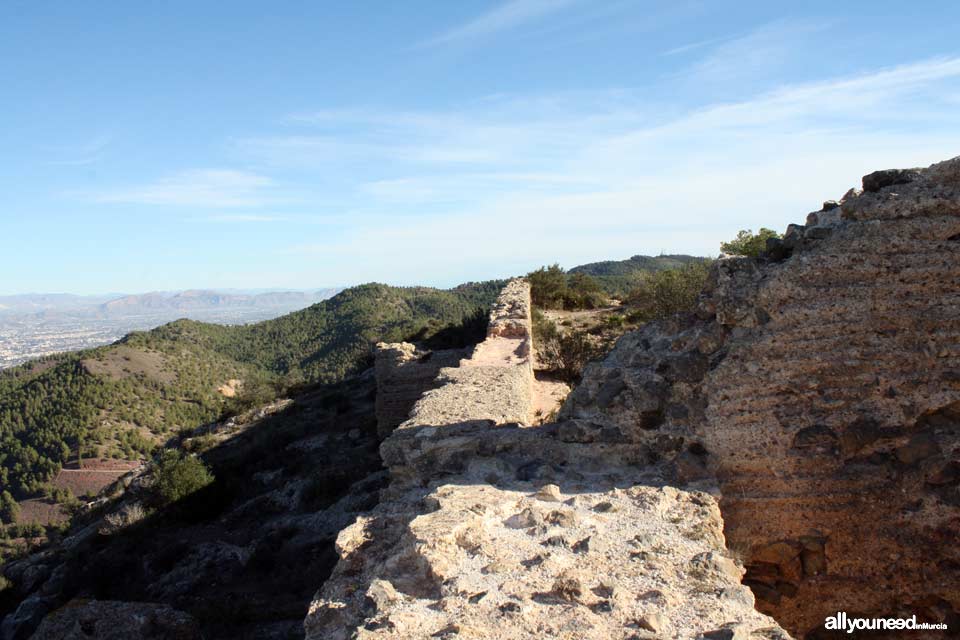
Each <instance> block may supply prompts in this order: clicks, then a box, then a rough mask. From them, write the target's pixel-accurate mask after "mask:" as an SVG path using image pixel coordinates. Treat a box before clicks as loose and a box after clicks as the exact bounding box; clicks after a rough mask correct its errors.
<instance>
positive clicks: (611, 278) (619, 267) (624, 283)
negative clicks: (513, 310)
mask: <svg viewBox="0 0 960 640" xmlns="http://www.w3.org/2000/svg"><path fill="white" fill-rule="evenodd" d="M703 260H704V258H699V257H696V256H687V255H660V256H640V255H637V256H633V257H632V258H629V259H627V260H604V261H602V262H591V263H589V264H582V265H580V266H578V267H573V268H571V269H570V270H568V271H567V273H569V274H575V273H582V274H585V275H588V276H592V277H593V278H594V279H595V280H596V281H597V282H598V283H599V284H600V286H601V287H603V289H604V290H605V291H606V292H607V293H608V294H610V295H612V296H614V297H622V296H625V295H626V294H627V293H629V292H630V291H632V290H633V289H635V288H636V287H637V286H638V284H640V282H641V281H642V280H643V278H644V277H645V276H646V275H648V274H650V273H656V272H658V271H666V270H669V269H678V268H680V267H682V266H684V265H687V264H690V263H691V262H700V261H703Z"/></svg>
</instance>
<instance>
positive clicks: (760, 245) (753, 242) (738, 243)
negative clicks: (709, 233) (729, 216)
mask: <svg viewBox="0 0 960 640" xmlns="http://www.w3.org/2000/svg"><path fill="white" fill-rule="evenodd" d="M779 237H780V234H779V233H777V232H776V231H774V230H772V229H767V228H764V227H761V228H760V231H758V232H756V233H754V232H753V231H751V230H750V229H742V230H741V231H740V232H739V233H738V234H737V237H736V238H734V239H733V240H731V241H730V242H721V243H720V251H722V252H723V253H726V254H729V255H733V256H749V257H751V258H756V257H757V256H759V255H760V254H762V253H763V252H764V251H766V249H767V240H768V239H769V238H779Z"/></svg>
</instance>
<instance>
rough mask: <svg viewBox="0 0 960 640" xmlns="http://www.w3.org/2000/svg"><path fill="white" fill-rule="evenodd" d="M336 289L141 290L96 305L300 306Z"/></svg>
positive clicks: (120, 308)
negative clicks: (240, 291)
mask: <svg viewBox="0 0 960 640" xmlns="http://www.w3.org/2000/svg"><path fill="white" fill-rule="evenodd" d="M337 291H339V290H338V289H321V290H319V291H312V292H305V291H270V292H267V293H258V294H235V293H222V292H219V291H203V290H190V291H181V292H178V293H173V294H168V293H143V294H139V295H129V296H123V297H120V298H116V299H115V300H110V301H109V302H104V303H102V304H101V305H99V308H100V310H101V311H103V312H104V313H108V314H112V313H123V314H129V313H131V312H137V311H141V310H142V311H157V310H178V311H193V310H197V309H213V308H216V309H222V308H227V307H256V308H263V309H267V308H275V307H284V308H287V307H297V308H302V307H306V306H309V305H311V304H314V303H315V302H320V301H321V300H325V299H327V298H329V297H330V296H332V295H334V294H335V293H337Z"/></svg>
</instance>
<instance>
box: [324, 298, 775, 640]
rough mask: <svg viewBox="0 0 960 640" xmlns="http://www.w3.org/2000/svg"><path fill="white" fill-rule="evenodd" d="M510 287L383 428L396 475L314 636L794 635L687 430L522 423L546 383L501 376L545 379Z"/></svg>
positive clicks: (364, 520)
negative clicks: (725, 519)
mask: <svg viewBox="0 0 960 640" xmlns="http://www.w3.org/2000/svg"><path fill="white" fill-rule="evenodd" d="M504 298H505V299H504ZM501 302H502V304H500V305H498V306H497V307H496V308H495V310H494V313H493V315H492V317H491V323H490V326H491V332H490V335H489V337H488V340H487V341H486V342H484V343H483V344H481V345H479V346H478V347H477V349H476V351H475V353H474V358H473V359H471V360H469V361H464V362H463V363H461V367H459V368H457V369H444V370H443V371H442V372H441V374H440V378H439V380H440V381H441V382H442V383H443V386H440V387H439V388H437V389H436V390H433V391H429V392H427V394H426V395H425V396H424V398H423V399H422V400H421V401H420V402H418V403H417V404H416V406H415V407H414V409H413V412H412V414H411V417H410V419H409V420H407V421H406V422H404V423H403V424H402V425H401V426H400V428H398V429H397V430H396V431H394V432H393V434H392V435H391V436H390V437H389V438H388V439H387V440H386V441H385V442H384V443H383V444H382V445H381V455H382V456H383V459H384V462H385V464H386V465H387V466H388V467H389V468H390V475H391V479H392V481H391V485H390V487H389V488H388V489H386V490H385V491H384V492H383V494H382V495H381V502H380V504H379V505H378V506H377V508H376V509H374V510H373V511H371V512H370V513H369V514H367V515H365V516H363V517H361V518H359V519H358V520H357V522H355V523H354V524H353V525H352V526H350V527H348V528H347V529H345V530H344V531H342V532H341V534H340V536H339V537H338V539H337V552H338V553H339V555H340V562H339V563H338V565H337V567H336V569H335V570H334V573H333V575H332V576H331V578H330V580H328V581H327V583H326V584H325V585H324V587H323V589H322V590H321V592H320V593H318V594H317V597H316V599H315V600H314V602H313V604H312V605H311V607H310V613H309V615H308V616H307V619H306V622H305V628H306V632H307V637H308V638H317V639H319V638H324V639H329V640H337V639H345V638H352V637H357V638H374V637H376V638H398V639H399V638H478V639H479V638H491V639H496V638H504V639H505V638H570V639H574V638H577V639H581V638H586V639H590V638H595V639H597V640H599V639H607V638H624V639H626V638H695V637H700V636H701V635H702V636H703V637H730V638H733V637H737V638H787V637H788V636H787V635H786V634H785V633H784V632H783V631H782V629H780V628H779V627H778V626H777V624H776V623H775V622H774V621H773V620H772V619H771V618H769V617H767V616H765V615H763V614H761V613H759V612H757V611H756V610H755V609H754V606H753V604H754V600H753V594H752V593H751V592H750V591H749V589H747V588H746V587H744V586H743V585H742V584H740V578H741V575H742V574H743V568H742V565H740V564H738V562H737V560H735V559H734V558H733V557H732V556H731V555H730V554H729V553H728V552H727V551H726V548H725V545H724V538H723V531H722V528H723V525H722V520H721V518H720V512H719V508H718V506H717V502H716V499H715V497H714V496H713V495H711V492H713V493H715V492H716V487H715V484H714V483H713V481H712V479H711V478H709V477H708V474H706V473H702V474H700V476H699V477H698V478H697V479H696V481H695V482H692V483H689V484H686V485H685V486H686V488H685V489H678V488H677V485H679V484H681V483H680V482H679V481H678V477H677V474H676V469H677V468H678V462H677V460H679V459H683V458H684V457H685V456H687V455H688V454H689V452H688V450H687V443H686V441H685V440H684V439H683V438H675V437H670V436H665V435H663V434H657V433H650V432H640V433H638V434H636V435H637V437H631V438H628V437H624V435H623V434H622V433H621V432H620V431H618V430H617V429H604V428H603V427H600V426H598V425H596V424H593V423H591V422H589V421H576V420H572V421H567V422H564V423H560V424H551V425H545V426H542V427H526V426H524V425H525V424H528V423H527V422H526V421H525V420H524V418H525V417H526V413H525V412H528V411H529V406H530V404H529V403H530V399H531V397H532V385H530V384H519V383H516V384H513V383H511V384H501V383H502V381H517V380H520V381H529V380H531V379H532V375H531V366H530V361H529V357H528V354H529V353H530V333H529V293H528V290H527V287H526V285H525V283H523V282H522V281H514V282H512V283H511V284H510V285H509V286H508V287H507V289H506V290H505V291H504V295H503V297H502V298H501ZM498 309H499V310H500V311H499V312H498ZM498 313H507V314H509V315H510V317H508V318H506V319H505V320H506V321H503V322H498V320H500V318H498V317H497V314H498ZM497 327H503V329H502V330H498V329H497ZM504 340H510V341H512V342H510V343H505V342H504ZM505 344H509V346H508V347H506V348H504V346H503V345H505ZM478 354H479V356H480V357H479V358H478ZM478 360H479V361H478ZM518 408H520V409H518ZM689 455H693V456H694V457H696V455H695V454H689ZM696 464H697V462H696V461H694V462H691V463H690V465H689V466H695V465H696ZM700 467H701V468H703V465H702V464H701V465H700Z"/></svg>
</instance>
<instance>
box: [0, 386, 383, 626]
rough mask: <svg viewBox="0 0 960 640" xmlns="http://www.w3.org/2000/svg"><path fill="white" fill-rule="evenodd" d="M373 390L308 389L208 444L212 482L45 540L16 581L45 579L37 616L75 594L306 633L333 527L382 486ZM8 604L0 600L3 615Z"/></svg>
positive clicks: (219, 622)
mask: <svg viewBox="0 0 960 640" xmlns="http://www.w3.org/2000/svg"><path fill="white" fill-rule="evenodd" d="M374 394H375V389H374V383H373V379H372V378H371V377H366V378H362V377H361V378H357V379H353V380H349V381H346V382H344V383H341V384H338V385H329V386H320V387H316V388H314V389H312V390H309V391H307V392H305V393H304V394H302V395H300V396H298V397H296V398H295V399H294V402H293V403H292V405H290V406H289V407H287V408H286V409H285V410H283V411H282V412H279V413H277V414H274V415H271V416H267V417H265V418H263V419H262V420H261V421H260V422H259V423H257V424H255V425H252V426H251V427H249V428H248V429H246V430H245V431H243V432H242V433H240V434H239V435H237V436H235V437H232V438H231V439H229V440H226V441H224V442H222V443H220V444H219V445H217V446H215V447H214V448H212V449H210V450H208V451H206V452H205V453H204V454H203V458H204V460H205V461H206V462H207V464H208V465H209V466H210V467H211V469H212V471H213V473H214V476H215V481H214V482H213V483H212V484H211V485H209V486H207V487H206V488H204V489H202V490H200V491H197V492H196V493H194V494H192V495H190V496H188V497H186V498H184V499H183V500H181V501H179V502H177V503H175V504H172V505H170V506H168V507H166V508H163V509H160V510H158V511H156V512H154V513H153V514H152V515H150V516H148V517H146V518H144V519H143V520H141V521H139V522H137V523H136V524H133V525H130V526H128V527H126V528H124V529H121V530H120V531H117V532H115V533H111V534H109V535H105V534H104V533H93V534H92V535H90V536H88V537H86V539H84V540H83V541H81V542H80V543H78V544H75V545H73V546H68V545H63V546H62V547H59V548H57V547H55V548H53V550H52V552H51V553H52V554H53V555H54V560H53V561H52V562H50V561H46V562H44V563H43V564H42V565H39V566H40V568H39V569H33V570H32V571H33V573H34V575H33V577H31V579H30V580H29V581H25V580H22V579H21V580H20V581H18V582H20V583H21V584H22V583H24V582H30V584H28V585H23V586H27V587H28V588H29V589H30V591H32V592H33V595H34V597H37V596H38V595H39V594H40V592H39V591H38V590H39V589H40V588H41V585H43V584H44V581H45V580H46V581H47V584H48V585H50V584H52V585H53V586H54V587H55V588H54V589H51V588H49V587H46V586H45V587H43V590H44V592H45V593H44V594H43V602H42V605H43V606H41V607H38V608H37V612H38V614H42V613H43V612H45V611H46V610H52V609H54V608H56V607H59V606H61V605H63V604H65V603H66V602H69V601H70V600H72V599H75V598H83V599H97V600H123V601H134V602H138V601H139V602H154V603H164V604H169V605H170V606H172V607H174V608H175V609H180V610H183V611H186V612H187V613H189V614H191V615H192V616H193V617H194V618H195V619H196V620H197V621H198V623H199V625H200V628H201V630H202V632H203V634H204V637H206V638H297V637H302V636H303V629H302V622H303V619H304V617H305V615H306V611H307V606H308V604H309V602H310V600H311V598H312V596H313V594H314V592H315V591H316V589H317V588H318V586H319V585H320V584H322V583H323V581H324V580H325V579H326V577H327V576H328V575H329V573H330V571H331V570H332V568H333V566H334V565H335V563H336V561H337V556H336V553H335V550H334V546H333V543H334V541H335V539H336V535H337V532H338V531H339V530H340V528H342V527H343V526H346V525H347V524H349V522H351V521H352V520H353V518H354V517H355V515H356V512H359V511H362V510H365V509H368V508H372V507H373V506H374V505H375V504H376V500H377V496H378V492H379V489H380V488H381V486H382V484H383V474H382V473H378V472H379V471H380V470H381V463H380V457H379V454H378V451H377V447H378V445H379V441H378V439H377V435H376V420H375V417H374V413H373V399H374ZM351 487H352V490H351ZM348 494H349V495H348ZM102 524H103V523H101V525H102ZM81 526H82V525H81ZM98 527H99V525H98ZM76 530H77V529H75V531H76ZM58 565H60V566H58ZM55 567H56V570H55V571H54V568H55ZM61 567H62V568H61ZM38 575H39V576H40V577H38ZM51 575H52V576H53V577H52V578H51V577H50V576H51ZM51 591H52V593H50V592H51ZM26 595H27V594H21V597H22V596H26ZM20 599H21V598H16V600H17V601H19V600H20ZM16 604H17V602H15V601H14V599H8V600H7V601H6V602H0V606H2V607H3V608H2V609H0V614H6V613H9V612H11V611H12V610H13V608H14V607H15V606H16ZM34 617H35V620H34V621H33V625H26V626H24V627H23V629H22V632H26V631H28V630H29V627H30V626H35V624H38V623H39V621H40V618H41V617H42V615H35V616H34Z"/></svg>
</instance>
